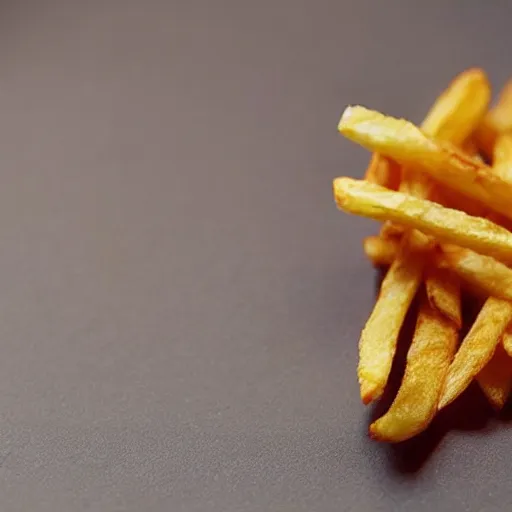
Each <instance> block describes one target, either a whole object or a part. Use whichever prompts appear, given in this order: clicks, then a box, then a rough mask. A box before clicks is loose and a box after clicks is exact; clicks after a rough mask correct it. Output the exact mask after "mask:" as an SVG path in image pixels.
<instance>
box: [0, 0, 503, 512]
mask: <svg viewBox="0 0 512 512" xmlns="http://www.w3.org/2000/svg"><path fill="white" fill-rule="evenodd" d="M416 4H418V5H416ZM510 15H511V10H510V8H507V7H506V2H480V1H476V0H475V1H466V2H443V1H441V0H436V1H429V2H421V3H420V2H418V3H416V2H411V1H408V0H402V1H387V2H377V1H361V0H359V1H357V2H356V1H354V2H348V1H343V0H336V1H334V0H315V1H313V0H308V1H305V0H258V1H254V2H249V1H241V0H229V1H228V0H218V1H213V0H202V1H197V0H183V1H179V0H169V1H164V0H161V1H158V0H144V1H142V0H141V1H137V0H123V1H122V0H119V1H116V0H110V1H105V0H103V1H100V0H88V1H85V0H84V1H73V0H71V1H69V0H68V1H64V0H62V1H60V2H59V1H55V0H49V1H46V0H41V1H39V0H38V1H36V0H33V1H31V2H29V1H15V0H10V1H5V0H4V1H2V2H0V20H1V21H0V112H1V115H0V155H1V160H0V161H1V169H2V172H1V186H0V234H1V236H0V273H1V274H0V275H1V276H2V278H1V293H0V347H1V354H2V357H1V358H0V390H1V391H0V502H1V505H0V508H1V510H2V512H14V511H20V512H26V511H28V510H33V511H37V512H55V511H57V510H62V511H70V512H75V511H79V512H81V511H95V512H105V511H106V512H110V511H128V512H140V511H145V512H157V511H158V512H160V511H162V512H163V511H173V512H217V511H218V512H262V511H275V512H278V511H279V512H283V511H293V512H311V511H314V512H316V511H320V512H323V511H333V512H334V511H357V512H365V511H410V510H415V511H418V512H422V511H430V510H436V511H437V512H443V511H450V512H455V511H482V510H485V511H489V512H491V511H502V510H510V508H511V507H512V497H511V495H510V492H509V482H510V474H511V472H512V458H511V457H510V450H511V442H512V425H508V424H507V421H506V420H497V419H494V418H492V417H491V416H490V414H489V410H488V408H487V405H486V404H485V402H484V401H483V399H482V397H481V396H480V395H478V391H477V390H473V391H474V392H473V395H474V396H473V397H471V398H472V400H471V401H469V400H467V399H463V400H462V401H461V405H459V406H457V407H456V408H455V409H452V411H451V412H450V413H449V414H448V415H447V416H445V418H444V419H441V420H440V421H438V422H436V423H435V425H434V427H433V429H432V430H431V431H430V432H429V433H428V434H427V435H426V436H422V437H421V438H420V439H418V440H417V441H414V442H412V443H407V444H405V445H403V446H401V447H398V448H392V447H389V446H385V445H380V444H377V443H375V442H372V441H370V440H369V439H368V438H367V435H366V430H367V426H368V421H369V419H370V414H371V411H368V410H365V408H364V407H363V406H362V404H361V403H360V401H359V397H358V386H357V381H356V375H355V371H356V364H357V340H358V334H359V331H360V329H361V327H362V325H363V323H364V321H365V319H366V317H367V315H368V313H369V311H370V308H371V306H372V303H373V300H374V293H375V281H376V276H375V273H374V271H373V270H372V269H371V267H370V265H369V264H368V263H367V261H366V260H365V259H364V257H363V254H362V250H361V243H360V242H361V240H362V238H363V237H364V236H365V235H367V234H369V233H372V232H374V231H375V230H376V226H375V225H374V224H373V223H371V222H369V221H365V220H360V219H356V218H352V217H349V216H347V215H344V214H342V213H340V212H338V211H337V210H336V208H335V206H334V203H333V201H332V195H331V180H332V178H334V177H335V176H337V175H339V174H347V175H351V176H361V173H362V171H363V169H364V167H365V165H366V163H367V160H368V155H367V154H366V153H365V152H364V151H363V150H361V149H359V148H357V147H355V146H353V145H351V144H350V143H348V142H346V141H344V140H342V139H341V138H340V137H339V136H338V135H337V133H336V124H337V121H338V117H339V114H340V113H341V111H342V110H343V108H344V106H345V105H346V104H348V103H362V104H365V105H367V106H369V107H374V108H377V109H382V110H384V111H385V112H389V113H391V114H394V115H398V116H407V117H409V118H411V119H413V120H414V121H419V120H420V119H421V117H422V115H423V114H424V113H425V111H426V109H427V108H428V106H429V104H430V102H431V101H432V100H433V99H434V97H435V96H436V94H437V93H438V92H439V91H440V90H441V89H443V88H444V87H445V86H446V84H447V83H448V81H449V80H450V79H451V78H452V77H453V76H454V75H455V74H456V73H457V72H459V71H461V70H463V69H464V68H466V67H468V66H472V65H483V66H485V67H486V68H487V70H488V71H489V74H490V76H491V78H492V80H493V82H494V83H495V84H496V85H498V86H499V85H501V84H502V83H503V82H504V80H505V79H506V77H507V76H508V75H509V74H512V64H511V63H510V59H509V58H508V54H509V52H508V49H509V48H510V45H511V43H512V32H511V31H510ZM468 404H469V405H468Z"/></svg>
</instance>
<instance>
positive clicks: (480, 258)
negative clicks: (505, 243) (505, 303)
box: [441, 244, 512, 301]
mask: <svg viewBox="0 0 512 512" xmlns="http://www.w3.org/2000/svg"><path fill="white" fill-rule="evenodd" d="M441 249H442V261H443V263H444V264H445V265H447V266H448V267H449V268H450V269H451V270H452V271H453V272H455V273H456V274H457V275H458V276H459V278H460V279H462V280H464V281H466V282H467V283H469V284H471V285H473V286H475V287H476V288H478V289H479V290H481V291H482V292H484V293H486V294H487V295H490V296H492V297H497V298H499V299H507V300H511V301H512V269H510V268H509V267H507V266H506V265H504V264H503V263H500V262H499V261H497V260H495V259H494V258H491V257H489V256H484V255H482V254H477V253H475V252H473V251H470V250H469V249H464V248H462V247H458V246H455V245H450V244H444V245H442V246H441Z"/></svg>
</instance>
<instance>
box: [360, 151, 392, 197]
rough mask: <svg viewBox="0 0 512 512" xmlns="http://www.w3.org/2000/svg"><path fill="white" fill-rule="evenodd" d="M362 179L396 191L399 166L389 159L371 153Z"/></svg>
mask: <svg viewBox="0 0 512 512" xmlns="http://www.w3.org/2000/svg"><path fill="white" fill-rule="evenodd" d="M364 179H365V180H366V181H368V182H370V183H376V184H377V185H381V186H382V187H386V188H389V189H391V190H398V186H399V184H400V166H399V165H398V164H397V163H396V162H394V161H393V160H391V159H390V158H387V157H385V156H383V155H379V153H373V155H372V158H371V160H370V164H369V165H368V169H366V173H365V176H364Z"/></svg>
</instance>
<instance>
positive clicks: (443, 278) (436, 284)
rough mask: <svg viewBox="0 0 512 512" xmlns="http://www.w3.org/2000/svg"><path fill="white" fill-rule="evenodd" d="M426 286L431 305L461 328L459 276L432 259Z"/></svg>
mask: <svg viewBox="0 0 512 512" xmlns="http://www.w3.org/2000/svg"><path fill="white" fill-rule="evenodd" d="M425 288H426V291H427V296H428V300H429V302H430V304H431V306H432V307H433V308H434V309H436V310H437V311H439V312H440V313H441V314H442V315H444V316H445V317H446V318H448V319H449V320H451V321H452V322H453V324H454V325H455V326H456V327H457V329H460V328H461V326H462V316H461V311H460V281H459V279H458V277H457V276H455V275H454V274H453V273H452V272H451V271H450V270H448V269H444V268H438V267H436V266H435V262H434V261H432V265H430V266H429V268H428V270H427V273H426V279H425Z"/></svg>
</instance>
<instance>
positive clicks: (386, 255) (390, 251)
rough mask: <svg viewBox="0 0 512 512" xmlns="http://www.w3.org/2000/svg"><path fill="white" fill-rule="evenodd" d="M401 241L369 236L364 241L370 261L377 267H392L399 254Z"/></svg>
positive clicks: (365, 250) (364, 247)
mask: <svg viewBox="0 0 512 512" xmlns="http://www.w3.org/2000/svg"><path fill="white" fill-rule="evenodd" d="M399 247H400V239H398V238H382V237H380V236H369V237H367V238H365V239H364V241H363V249H364V252H365V254H366V256H368V259H369V260H370V261H371V262H372V263H373V264H374V265H375V266H376V267H384V266H388V265H391V263H393V260H394V259H395V256H396V254H397V253H398V248H399Z"/></svg>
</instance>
